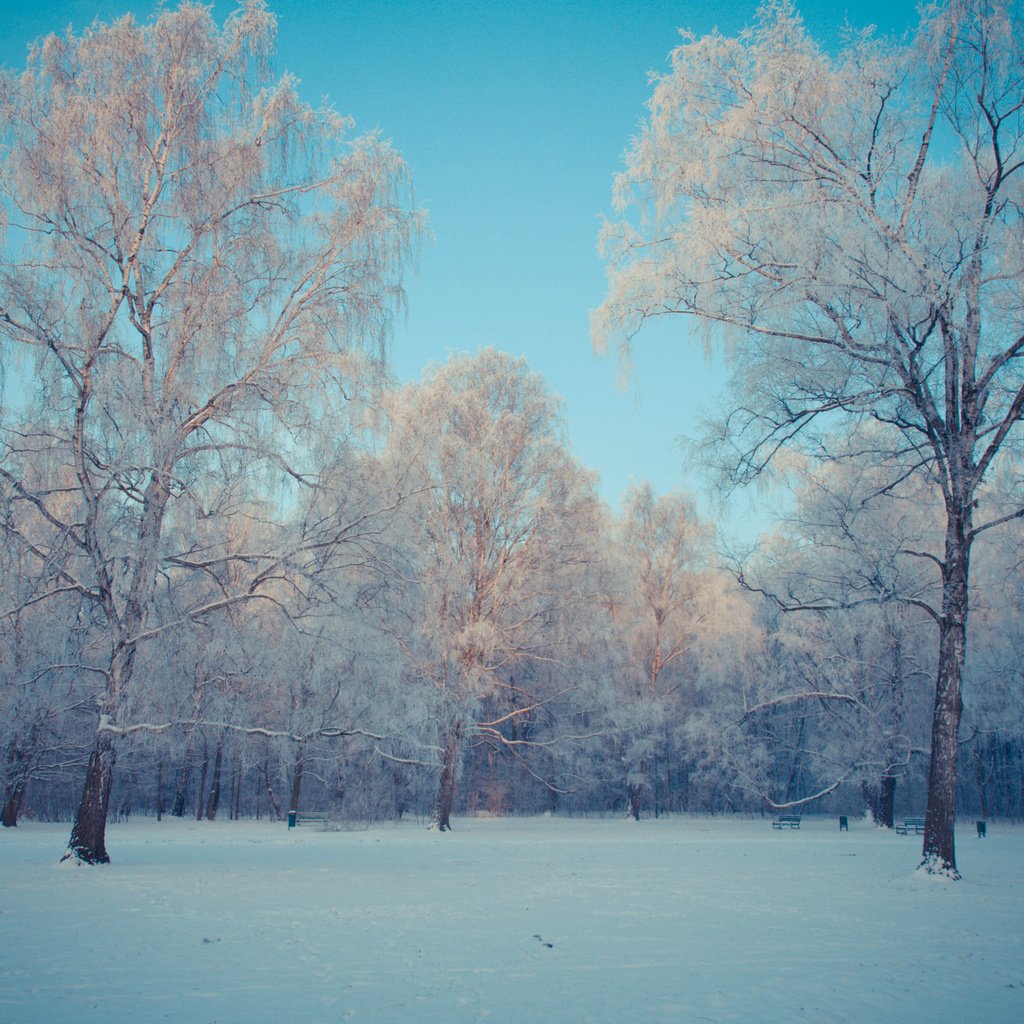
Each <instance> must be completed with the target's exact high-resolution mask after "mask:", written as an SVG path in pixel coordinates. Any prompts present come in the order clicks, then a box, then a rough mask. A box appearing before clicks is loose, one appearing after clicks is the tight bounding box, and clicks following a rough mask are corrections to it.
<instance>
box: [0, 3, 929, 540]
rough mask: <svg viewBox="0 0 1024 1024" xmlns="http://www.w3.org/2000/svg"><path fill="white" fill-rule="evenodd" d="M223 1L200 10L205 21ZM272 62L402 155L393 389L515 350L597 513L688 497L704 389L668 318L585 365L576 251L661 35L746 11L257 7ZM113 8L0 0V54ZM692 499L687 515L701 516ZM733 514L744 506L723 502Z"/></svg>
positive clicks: (590, 265) (603, 206)
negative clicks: (560, 405)
mask: <svg viewBox="0 0 1024 1024" xmlns="http://www.w3.org/2000/svg"><path fill="white" fill-rule="evenodd" d="M233 6H234V5H233V3H230V2H223V0H217V2H216V3H215V4H214V9H215V12H216V14H217V16H218V17H223V15H224V14H226V13H227V12H228V11H230V9H231V8H232V7H233ZM798 6H799V8H800V10H801V11H802V13H803V15H804V17H805V20H806V21H807V23H808V25H809V27H810V28H811V30H812V32H813V33H814V34H815V35H817V36H818V37H819V38H822V39H824V40H826V41H834V39H835V37H836V32H837V30H838V28H839V27H840V26H841V24H842V23H843V21H844V20H845V19H846V18H847V17H849V20H850V21H851V22H852V23H853V24H856V25H862V24H870V23H874V24H877V25H879V27H880V28H884V29H886V30H892V31H900V32H901V31H904V30H906V29H908V28H910V27H912V26H913V25H914V24H915V22H916V15H915V4H914V3H913V2H910V0H890V2H886V3H880V2H878V0H868V2H862V3H857V2H854V0H840V2H838V3H830V2H826V0H805V2H804V3H802V4H799V3H798ZM270 7H271V9H272V10H273V11H274V12H275V14H276V15H277V17H278V23H279V26H278V27H279V36H278V70H279V71H281V72H283V71H286V70H287V71H291V72H292V73H294V74H295V75H297V76H298V77H299V78H300V79H301V81H302V85H301V87H300V91H301V92H302V94H303V96H304V98H305V99H307V100H309V101H312V102H316V101H318V100H319V99H320V98H321V97H322V96H326V97H327V98H328V99H329V100H330V101H331V103H332V104H333V105H334V107H335V108H336V109H337V110H338V111H339V112H341V113H344V114H350V115H352V116H353V117H354V118H355V119H356V122H357V126H358V127H359V128H363V129H368V128H379V129H380V130H381V131H382V132H383V133H384V135H385V136H387V137H388V138H390V139H392V140H393V142H394V144H395V146H396V147H397V148H398V149H399V150H400V151H401V152H402V154H403V155H404V156H405V158H406V160H407V162H408V164H409V166H410V168H411V170H412V174H413V180H414V183H415V188H416V193H417V199H418V202H419V204H420V205H422V206H424V207H425V208H426V209H427V210H428V211H429V214H430V219H431V227H432V231H433V234H434V238H433V240H432V241H431V242H429V243H428V244H427V245H426V246H425V248H424V251H423V253H422V256H421V259H420V266H419V270H418V272H417V273H415V274H414V275H412V276H411V277H410V279H409V281H408V295H409V315H408V317H407V319H406V320H405V322H403V323H401V324H399V325H398V328H397V331H396V335H395V339H394V345H393V349H392V352H393V365H394V368H395V370H396V372H397V373H398V374H399V375H400V376H401V377H402V378H403V379H411V378H415V377H416V376H418V374H419V372H420V370H421V369H422V367H423V366H425V365H426V364H428V363H430V362H436V361H440V360H443V359H445V358H446V356H447V354H448V353H449V352H451V351H475V350H476V349H478V348H480V347H482V346H487V345H491V346H494V347H496V348H499V349H502V350H505V351H508V352H512V353H514V354H516V355H523V356H525V357H526V358H527V359H528V360H529V362H530V365H531V366H532V368H533V369H535V370H536V371H538V372H539V373H541V374H542V375H543V376H544V377H545V378H546V379H547V381H548V383H549V386H550V388H551V389H552V390H553V391H554V392H556V393H557V394H559V395H560V396H561V397H562V398H563V400H564V411H565V417H566V421H567V423H568V427H569V431H570V436H571V440H572V444H573V448H574V450H575V452H576V454H577V456H578V457H579V459H580V460H581V461H582V462H583V463H584V464H585V465H587V466H589V467H590V468H592V469H594V470H596V471H597V472H598V473H599V474H600V476H601V481H602V493H603V495H604V496H605V497H606V499H607V500H608V501H609V502H610V503H612V504H613V505H617V504H618V501H619V499H620V498H621V496H622V494H623V492H624V491H625V489H626V488H627V487H628V485H629V484H630V482H632V481H639V480H649V481H651V483H652V484H653V485H654V486H655V488H656V490H657V491H659V492H666V491H669V490H672V489H675V488H683V489H686V490H692V491H699V488H700V467H699V466H694V465H686V464H684V458H683V455H682V454H681V452H680V450H679V446H678V439H679V437H681V436H684V435H690V434H693V433H694V432H695V430H696V429H697V423H698V420H699V416H700V412H701V409H702V408H703V407H705V406H707V405H708V404H709V403H710V402H712V401H714V400H715V399H716V397H717V396H718V394H719V392H720V390H721V387H722V384H723V382H724V373H723V371H722V369H721V367H716V366H714V365H709V364H708V363H707V361H706V360H705V358H704V356H703V354H702V352H701V350H700V348H699V347H698V346H697V345H696V344H694V343H691V342H689V341H688V338H687V333H686V325H685V323H684V322H683V321H682V320H675V321H672V322H663V323H661V324H658V325H657V327H656V329H653V330H651V332H650V334H642V335H641V336H640V339H639V343H638V347H637V351H636V361H635V370H634V373H633V376H632V378H631V380H630V382H629V385H628V388H627V390H626V391H622V390H621V389H620V387H619V368H618V366H617V363H616V361H615V358H614V356H607V357H605V358H603V359H597V358H595V357H594V356H593V355H592V353H591V347H590V338H589V332H588V315H589V312H590V310H591V309H593V308H594V307H595V306H597V305H598V304H599V303H600V301H601V299H602V296H603V289H604V282H605V276H604V267H603V265H602V263H601V261H600V260H599V258H598V255H597V249H596V239H597V233H598V229H599V225H600V217H601V215H602V214H609V215H610V214H611V212H612V211H611V201H610V197H611V181H612V176H613V174H614V173H615V172H616V171H617V170H618V169H619V168H620V167H621V166H622V155H623V152H624V150H625V148H626V146H627V144H628V142H629V139H630V137H631V136H632V135H633V134H634V133H635V131H636V128H637V126H638V124H639V121H640V119H641V118H642V116H643V112H644V109H643V104H644V101H645V100H646V98H647V96H648V95H649V91H650V89H649V85H648V73H649V72H651V71H663V70H665V69H666V68H667V57H668V54H669V52H670V51H671V49H672V48H673V46H674V45H676V43H677V41H678V35H677V30H678V29H679V28H690V29H692V30H693V31H695V32H697V33H702V32H706V31H709V30H710V29H711V28H713V27H715V26H716V25H717V27H719V28H720V29H722V30H723V31H726V32H733V31H735V30H737V29H738V28H740V27H741V26H742V25H744V24H746V23H747V22H748V21H749V20H750V19H751V17H752V16H753V13H754V10H755V9H756V3H755V2H753V0H751V2H715V0H706V2H696V0H671V2H668V0H650V2H646V3H641V2H634V3H628V2H622V0H595V2H591V3H586V2H582V0H549V2H544V0H520V2H508V0H504V2H503V0H478V2H476V3H471V2H463V0H450V2H449V0H434V2H429V0H394V2H381V3H369V2H360V0H349V2H347V3H343V2H333V0H319V2H310V0H305V2H303V0H270ZM153 9H154V8H153V5H151V4H142V3H135V2H131V0H91V2H88V0H63V2H61V0H22V2H20V3H11V2H9V0H0V16H2V19H3V26H4V27H3V31H2V35H0V61H2V62H3V63H4V64H7V65H9V66H20V65H21V64H22V63H23V62H24V55H25V45H26V44H27V43H28V42H29V41H30V40H31V39H33V38H35V37H36V36H38V35H40V34H42V33H45V32H48V31H54V30H57V31H60V30H62V29H63V28H64V27H66V26H67V25H68V24H71V25H73V26H74V28H75V29H76V30H77V29H81V28H82V27H83V26H85V25H87V24H89V23H90V22H91V21H92V20H93V19H94V18H96V17H100V18H103V19H107V18H109V17H112V16H115V15H117V14H120V13H123V12H124V11H126V10H133V11H135V12H136V13H137V14H139V15H140V16H142V17H145V16H148V14H149V13H150V12H151V11H152V10H153ZM705 507H706V506H705ZM737 516H738V520H739V522H740V523H741V524H742V523H743V522H745V521H746V522H749V520H750V518H751V511H750V510H749V509H739V510H738V512H737Z"/></svg>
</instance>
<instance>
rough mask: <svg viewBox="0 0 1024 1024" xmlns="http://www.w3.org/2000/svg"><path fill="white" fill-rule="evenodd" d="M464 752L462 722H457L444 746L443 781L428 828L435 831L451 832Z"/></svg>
mask: <svg viewBox="0 0 1024 1024" xmlns="http://www.w3.org/2000/svg"><path fill="white" fill-rule="evenodd" d="M461 752H462V723H461V722H456V723H455V725H454V726H453V727H452V730H451V732H449V734H448V737H447V740H446V742H445V746H444V764H443V766H442V769H441V783H440V785H439V786H438V790H437V799H436V800H435V801H434V809H433V811H432V812H431V814H430V824H429V825H428V826H427V828H428V829H430V830H431V831H434V832H450V831H451V830H452V825H451V821H450V818H451V812H452V801H453V799H454V797H455V776H456V773H457V772H458V767H459V754H460V753H461Z"/></svg>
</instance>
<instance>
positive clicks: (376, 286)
mask: <svg viewBox="0 0 1024 1024" xmlns="http://www.w3.org/2000/svg"><path fill="white" fill-rule="evenodd" d="M274 33H275V22H274V18H273V16H272V15H271V14H270V12H269V11H268V10H267V9H266V7H265V5H264V4H263V3H262V2H261V0H246V2H245V3H243V5H242V6H241V7H240V8H239V9H238V10H237V11H236V12H235V13H234V14H232V15H231V16H230V17H229V18H228V19H227V20H226V22H225V23H224V25H223V26H222V27H220V26H218V25H217V24H215V23H214V21H213V20H212V16H211V11H210V9H209V8H208V7H205V6H200V5H197V4H193V3H184V4H182V5H181V6H180V7H179V8H177V9H176V10H167V9H163V8H161V9H160V11H159V12H158V13H157V15H155V16H154V18H153V19H152V20H150V21H149V22H147V23H145V24H139V23H137V22H136V21H135V20H134V19H133V18H132V17H131V16H126V17H124V18H121V19H120V20H118V21H116V22H113V23H111V24H98V23H97V24H95V25H94V26H93V27H92V28H90V29H88V30H87V31H85V32H84V33H82V34H81V35H75V34H73V33H72V32H70V31H69V32H68V33H67V34H66V35H63V36H56V35H52V36H48V37H47V38H45V39H43V40H41V41H40V42H38V43H36V44H35V45H34V46H33V47H32V49H31V51H30V54H29V58H28V63H27V66H26V68H25V70H24V71H23V72H21V73H14V72H5V73H4V74H3V76H2V77H0V196H2V209H3V213H4V219H5V220H6V222H7V232H6V244H5V246H4V250H3V256H2V262H0V345H2V351H3V358H4V363H5V366H6V367H11V368H12V369H11V370H10V371H9V372H8V378H7V385H8V388H10V387H11V384H12V380H14V379H19V380H22V381H27V380H28V379H29V376H30V375H31V377H32V379H33V380H34V382H35V385H34V386H35V391H34V394H33V395H32V396H31V398H30V401H29V402H27V403H24V404H25V405H27V404H33V405H35V406H36V407H37V409H38V410H39V411H37V416H40V417H42V419H43V421H44V426H43V427H42V428H41V429H40V431H38V432H37V433H35V434H34V435H32V437H31V438H30V441H31V444H28V443H26V434H25V432H24V431H22V430H19V429H18V425H17V423H16V422H15V414H16V413H17V412H18V408H17V407H15V408H14V409H12V410H8V411H5V414H4V422H3V440H2V447H0V487H2V488H3V494H4V498H5V500H6V501H8V502H10V503H12V504H16V505H21V506H24V507H28V508H31V509H32V510H33V512H34V514H35V518H36V521H37V522H39V523H40V524H41V528H40V530H39V532H38V533H36V534H34V535H28V534H27V533H22V532H18V531H14V532H9V534H8V542H9V543H16V544H19V545H20V546H21V547H22V548H23V549H24V550H25V551H26V552H28V553H30V554H31V556H32V557H34V558H35V559H37V560H38V561H39V562H40V563H45V562H47V560H49V559H50V557H51V554H52V552H53V551H55V550H56V549H57V548H58V547H67V548H69V549H71V551H72V552H73V554H74V556H75V558H74V561H73V562H69V563H67V564H66V566H65V567H64V568H63V569H62V570H61V572H60V573H59V574H58V575H57V576H56V577H55V578H54V580H53V584H52V589H53V592H54V593H55V594H56V593H60V592H74V593H76V594H78V595H81V597H82V598H84V599H85V600H86V601H88V602H89V603H90V604H92V605H93V607H94V609H95V612H96V614H97V615H98V616H99V617H100V618H101V619H102V621H103V623H104V624H105V630H106V651H105V653H104V654H103V655H102V656H94V657H93V659H92V665H93V667H94V668H95V669H97V670H98V671H100V673H101V674H102V677H103V679H104V681H105V683H104V686H103V692H102V695H101V699H100V701H99V706H98V709H97V730H96V740H95V746H94V749H93V752H92V755H91V760H90V764H89V768H88V772H87V777H86V782H85V787H84V792H83V797H82V802H81V806H80V808H79V811H78V814H77V817H76V820H75V823H74V827H73V830H72V834H71V840H70V844H69V849H68V856H69V857H72V858H75V859H77V860H79V861H81V862H86V863H97V862H104V861H106V860H108V855H107V851H106V848H105V843H104V834H105V821H106V809H107V801H108V799H109V793H110V780H111V771H112V769H113V764H114V758H115V741H116V738H117V737H118V735H121V734H123V733H124V731H125V730H126V729H128V728H129V727H130V725H131V723H129V722H127V721H126V720H125V717H124V715H125V708H126V707H127V701H128V698H129V695H130V691H131V688H132V686H133V683H134V678H133V672H134V666H135V661H136V654H137V652H138V650H139V647H140V644H143V643H145V642H146V640H147V638H150V637H152V636H154V635H155V634H156V633H158V632H159V630H160V629H162V628H163V627H164V625H165V624H163V623H161V622H159V621H156V620H155V619H154V617H153V608H154V601H153V598H154V594H155V591H156V588H157V587H158V586H161V585H164V586H169V587H173V586H174V585H175V583H176V581H179V580H180V579H182V577H193V578H201V577H203V576H204V575H205V574H206V573H208V572H209V571H210V565H211V558H212V557H215V558H216V559H218V560H219V561H220V563H221V564H223V563H224V562H227V561H233V562H234V563H235V564H236V565H237V566H244V567H246V568H247V569H248V572H247V573H246V582H245V585H244V586H243V587H241V588H240V589H238V590H232V591H229V592H227V593H224V592H222V593H220V594H219V595H218V596H217V597H216V598H215V599H213V600H211V601H204V602H202V603H200V604H189V603H188V602H185V603H184V604H183V605H182V606H180V607H176V608H175V611H176V615H177V616H178V618H179V619H185V620H190V621H195V620H198V619H207V618H208V617H209V616H211V615H213V614H215V613H216V612H217V611H218V609H222V608H224V607H226V606H227V605H230V604H232V603H235V602H238V601H252V600H265V601H272V600H274V599H275V597H276V593H275V587H278V586H280V583H279V580H280V576H281V571H280V568H281V567H280V562H279V561H278V560H277V559H276V557H271V556H269V555H268V554H267V553H266V552H252V551H244V550H237V549H233V548H228V549H224V550H221V551H219V552H218V553H217V554H216V556H211V558H207V557H204V555H203V553H202V552H201V551H200V548H199V541H198V538H197V537H196V536H195V535H194V534H193V535H192V536H189V535H188V534H189V532H190V529H189V526H190V524H193V525H194V524H196V523H199V522H202V521H203V519H204V518H205V517H206V516H208V515H209V514H210V513H211V511H212V510H213V509H215V508H221V509H222V511H224V512H226V513H227V514H230V508H229V507H225V505H223V504H218V495H219V494H220V493H221V491H220V486H219V484H217V480H218V479H222V478H223V476H224V474H225V473H227V474H242V475H244V476H245V479H246V480H247V481H248V492H247V495H246V496H247V497H252V496H266V495H270V494H273V493H274V491H275V488H276V489H277V494H278V496H279V499H280V501H281V502H283V503H287V501H288V500H289V495H290V494H292V493H294V492H295V491H296V489H301V488H302V487H303V486H305V485H307V484H311V483H312V482H313V481H314V479H315V474H314V467H313V464H312V463H311V462H310V460H309V459H308V458H307V456H308V455H309V454H310V453H311V452H314V451H315V450H316V448H317V445H316V440H315V439H316V437H317V436H318V434H319V433H320V432H321V431H322V430H324V429H326V430H328V431H329V430H330V429H331V419H332V415H333V413H334V412H335V411H336V410H337V409H338V408H339V407H340V406H342V405H343V404H344V400H345V393H346V392H345V389H346V386H347V385H348V383H349V382H350V380H351V378H352V374H353V367H354V365H355V362H356V360H355V357H354V354H355V353H357V352H360V351H368V352H370V353H371V354H372V355H373V356H374V357H375V358H376V357H379V356H380V355H381V354H382V351H383V350H382V345H383V341H384V338H385V336H386V333H387V326H388V322H389V315H390V311H391V310H392V309H393V307H394V303H395V301H397V300H398V299H399V297H400V291H399V285H400V273H401V269H402V266H403V263H404V260H405V257H406V255H407V253H408V250H409V246H410V244H411V241H412V239H413V237H414V236H415V233H416V231H417V227H418V217H417V215H416V214H415V213H413V212H412V211H411V210H410V208H409V202H408V190H407V182H406V174H405V170H404V167H403V164H402V161H401V160H400V158H399V156H398V155H397V154H396V153H395V152H394V150H393V149H392V148H391V147H390V146H389V145H388V144H386V143H385V142H384V141H382V140H381V139H380V138H379V137H377V136H376V135H362V136H356V135H354V134H353V133H352V131H351V125H350V124H349V122H348V121H347V120H346V119H345V118H343V117H341V116H339V115H338V114H336V113H335V112H334V111H333V110H330V109H314V108H312V107H310V106H308V105H307V104H305V103H303V102H302V101H301V100H300V98H299V95H298V92H297V81H296V80H295V79H294V78H293V77H291V76H289V75H286V76H284V77H283V78H281V79H280V80H277V81H274V80H273V79H272V78H271V77H270V75H269V72H268V67H269V63H268V62H269V58H270V56H271V53H272V48H273V42H274ZM18 375H20V376H18ZM26 387H28V384H27V383H26ZM43 413H45V416H44V417H43V416H42V414H43ZM31 446H35V447H36V448H40V447H45V448H47V449H48V450H52V451H55V452H56V453H58V456H59V459H60V462H61V466H60V471H61V475H60V476H59V477H54V478H52V479H51V480H49V481H45V482H44V483H43V484H42V485H41V486H35V485H33V484H32V483H31V482H30V481H29V480H28V478H27V477H26V475H25V473H24V472H23V471H22V467H23V466H24V464H25V461H26V459H28V458H29V457H30V453H29V452H28V451H27V449H28V448H29V447H31ZM243 490H245V488H243ZM232 493H237V491H235V492H232ZM67 506H70V507H67ZM22 519H24V517H22ZM172 522H173V523H174V524H175V529H174V530H171V529H170V525H171V523H172ZM172 542H173V544H177V545H179V546H178V547H177V548H175V547H174V546H172ZM168 606H169V607H173V606H174V602H168Z"/></svg>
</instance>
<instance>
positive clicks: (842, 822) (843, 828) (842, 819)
mask: <svg viewBox="0 0 1024 1024" xmlns="http://www.w3.org/2000/svg"><path fill="white" fill-rule="evenodd" d="M839 831H840V832H849V831H850V823H849V822H848V821H847V820H846V815H845V814H840V815H839Z"/></svg>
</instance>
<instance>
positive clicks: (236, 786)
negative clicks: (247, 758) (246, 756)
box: [231, 754, 242, 821]
mask: <svg viewBox="0 0 1024 1024" xmlns="http://www.w3.org/2000/svg"><path fill="white" fill-rule="evenodd" d="M232 793H233V796H232V799H231V817H232V818H233V819H234V820H235V821H238V820H239V819H240V818H241V816H242V755H241V754H239V755H238V762H237V763H236V765H235V777H234V782H233V786H232Z"/></svg>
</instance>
